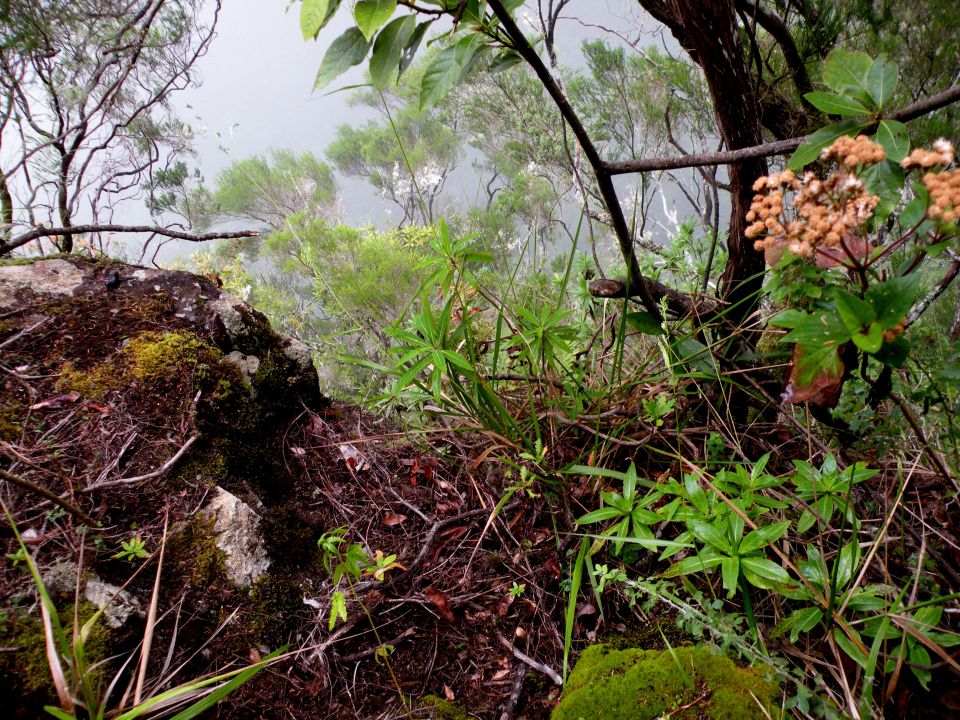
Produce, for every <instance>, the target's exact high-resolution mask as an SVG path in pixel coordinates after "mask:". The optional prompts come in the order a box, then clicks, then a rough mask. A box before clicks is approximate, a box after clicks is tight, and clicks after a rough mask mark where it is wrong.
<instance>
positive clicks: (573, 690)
mask: <svg viewBox="0 0 960 720" xmlns="http://www.w3.org/2000/svg"><path fill="white" fill-rule="evenodd" d="M777 692H778V689H777V686H776V684H774V683H772V682H770V681H768V680H767V679H766V678H765V677H764V674H763V671H762V670H759V669H753V668H740V667H737V666H736V665H735V664H734V663H733V661H732V660H730V659H729V658H727V657H725V656H723V655H720V654H718V653H714V652H712V651H711V650H709V649H706V648H694V647H681V648H675V649H674V650H673V653H672V654H671V652H670V651H669V650H636V649H633V650H608V649H607V648H606V647H605V646H604V645H594V646H592V647H589V648H587V649H586V650H585V651H584V653H583V655H582V656H581V657H580V660H579V662H577V665H576V667H575V668H574V669H573V672H572V673H571V674H570V678H569V681H568V683H567V687H566V690H565V691H564V696H563V699H562V700H561V702H560V704H559V705H558V706H557V708H556V710H554V712H553V715H552V716H551V718H552V720H618V719H619V718H622V719H623V720H628V719H629V720H644V719H647V718H649V719H650V720H652V719H653V718H657V717H660V716H661V715H664V714H668V713H669V714H670V717H671V718H676V719H677V720H694V719H695V718H708V719H709V720H737V719H741V718H742V719H744V720H754V719H756V720H762V719H763V718H766V717H768V714H767V713H769V716H771V717H773V716H776V714H777V711H776V704H775V700H776V697H777ZM754 697H756V700H754ZM758 702H759V703H760V704H761V705H762V706H763V707H762V708H761V707H760V705H758ZM688 704H689V707H687V708H685V709H682V710H681V708H683V707H684V706H686V705H688Z"/></svg>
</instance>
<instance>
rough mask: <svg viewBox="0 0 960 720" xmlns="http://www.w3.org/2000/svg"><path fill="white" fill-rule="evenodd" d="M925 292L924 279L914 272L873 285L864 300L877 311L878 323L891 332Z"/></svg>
mask: <svg viewBox="0 0 960 720" xmlns="http://www.w3.org/2000/svg"><path fill="white" fill-rule="evenodd" d="M924 290H925V283H924V280H923V277H922V276H921V275H920V273H919V272H914V273H911V274H910V275H906V276H902V277H895V278H891V279H890V280H887V281H886V282H882V283H879V284H876V285H871V286H870V288H869V289H868V290H867V292H866V293H865V294H864V298H865V299H866V300H867V301H868V302H869V303H870V304H871V305H872V306H873V308H874V310H875V311H876V313H877V322H878V323H880V325H881V326H882V327H883V328H884V329H885V330H889V329H891V328H894V327H896V326H897V325H899V324H900V322H901V321H902V320H903V318H904V317H905V316H906V315H907V313H909V312H910V308H912V307H913V304H914V303H915V302H916V301H917V300H918V299H919V298H920V296H921V295H922V294H923V292H924Z"/></svg>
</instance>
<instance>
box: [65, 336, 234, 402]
mask: <svg viewBox="0 0 960 720" xmlns="http://www.w3.org/2000/svg"><path fill="white" fill-rule="evenodd" d="M222 357H223V354H222V353H221V352H220V351H219V350H217V349H216V348H214V347H211V346H210V345H208V344H206V343H205V342H203V341H202V340H200V339H199V338H198V337H197V336H196V335H191V334H189V333H180V332H166V333H155V332H146V333H143V334H142V335H138V336H137V337H135V338H132V339H131V340H130V341H129V342H128V343H127V344H126V345H125V346H124V347H123V348H122V349H121V350H120V351H119V352H117V353H114V355H112V356H111V357H110V358H108V359H107V360H106V361H105V362H104V363H103V364H101V365H100V366H99V367H97V368H94V369H92V370H89V371H84V370H78V369H76V368H75V367H73V366H72V365H71V364H69V363H68V364H67V365H66V366H64V368H63V370H62V376H61V378H60V380H59V382H58V383H57V385H58V387H59V388H60V389H61V390H76V391H77V392H79V393H80V394H82V395H84V396H85V397H89V398H93V399H102V398H103V397H104V396H106V395H107V394H108V393H110V392H112V391H114V390H118V389H119V388H121V387H124V386H126V385H129V384H130V382H131V381H134V380H136V381H140V382H141V383H149V384H151V385H157V384H164V383H165V382H171V381H175V380H177V379H178V378H179V377H180V376H181V375H182V374H183V373H184V371H185V370H189V371H190V372H191V375H192V380H193V381H194V383H195V384H197V385H200V386H203V385H204V384H206V383H205V382H204V381H205V380H209V379H210V376H211V368H212V367H213V366H216V365H217V364H218V363H219V362H220V360H221V359H222Z"/></svg>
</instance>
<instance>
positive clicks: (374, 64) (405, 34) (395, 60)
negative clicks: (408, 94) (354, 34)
mask: <svg viewBox="0 0 960 720" xmlns="http://www.w3.org/2000/svg"><path fill="white" fill-rule="evenodd" d="M416 24H417V22H416V20H414V18H413V15H404V16H403V17H400V18H397V19H396V20H392V21H391V22H390V23H389V24H388V25H387V26H386V27H385V28H384V29H383V30H382V31H381V32H380V34H379V35H377V39H376V40H375V41H374V43H373V53H372V54H371V55H370V82H371V83H373V86H374V87H375V88H377V89H378V90H382V89H383V88H385V87H386V86H387V85H390V84H391V83H392V82H393V81H394V80H395V78H396V75H397V73H398V71H399V69H400V54H401V53H402V52H403V48H404V46H405V45H406V44H407V41H408V40H409V39H410V36H411V35H412V34H413V31H414V28H416Z"/></svg>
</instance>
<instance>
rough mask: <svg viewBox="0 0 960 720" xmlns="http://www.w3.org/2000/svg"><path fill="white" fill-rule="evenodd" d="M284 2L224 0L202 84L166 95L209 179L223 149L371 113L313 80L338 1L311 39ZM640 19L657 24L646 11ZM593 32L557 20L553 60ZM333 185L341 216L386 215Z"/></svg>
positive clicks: (363, 191)
mask: <svg viewBox="0 0 960 720" xmlns="http://www.w3.org/2000/svg"><path fill="white" fill-rule="evenodd" d="M344 5H346V3H344ZM287 7H288V5H287V0H226V2H225V3H224V7H223V9H222V11H221V16H220V21H219V23H218V26H217V37H216V38H215V39H214V41H213V43H212V45H211V48H210V51H209V53H208V54H207V55H206V56H205V57H204V58H202V59H201V60H200V62H199V70H200V73H201V76H202V81H201V85H200V87H198V88H194V89H191V90H187V91H185V92H182V93H179V94H178V95H176V96H175V98H174V103H175V105H176V106H177V107H179V108H180V109H181V113H182V117H183V119H184V120H185V121H186V122H188V123H189V124H190V125H191V126H193V128H194V129H195V131H196V138H195V147H196V150H197V153H198V158H197V164H198V165H199V167H200V168H201V171H202V172H203V174H204V175H205V176H206V178H207V181H208V183H210V182H212V181H213V180H214V179H215V177H216V174H217V172H218V171H219V170H221V169H222V168H223V167H225V166H226V165H228V164H229V163H230V161H231V159H241V158H245V157H249V156H251V155H254V154H261V153H264V152H266V151H267V150H268V149H269V148H271V147H274V148H290V149H292V150H295V151H312V152H314V153H316V154H317V155H318V156H321V157H322V156H323V151H324V149H325V148H326V146H327V145H328V144H329V143H330V141H331V140H332V139H333V136H334V132H335V129H336V127H337V126H338V125H340V124H342V123H359V122H363V121H364V120H366V119H367V118H370V117H373V114H372V112H370V111H366V110H365V109H364V108H357V107H351V106H350V105H349V104H348V102H347V98H348V96H349V92H335V93H333V94H319V93H313V92H312V90H311V89H312V86H313V79H314V76H315V74H316V71H317V68H318V67H319V65H320V61H321V59H322V57H323V54H324V52H325V51H326V48H327V46H328V45H329V44H330V43H331V42H332V41H333V39H334V38H336V37H337V36H338V35H339V34H340V33H342V32H343V31H344V30H345V29H346V28H347V27H348V26H349V25H350V23H351V19H352V18H351V16H350V14H349V12H347V8H346V7H343V8H341V10H340V11H339V13H338V14H337V16H336V17H335V18H334V20H333V21H332V22H331V23H330V25H328V26H327V27H326V28H324V30H323V31H322V32H321V33H320V36H319V38H318V40H317V41H316V42H305V41H304V40H303V39H302V37H301V35H300V27H299V20H298V13H299V8H300V5H299V3H296V2H295V3H293V4H292V5H290V7H289V11H288V10H287ZM568 7H569V10H568V12H569V14H571V15H578V16H587V15H589V16H590V18H589V21H590V23H592V24H595V25H597V24H598V25H605V26H609V27H614V28H617V29H618V30H620V31H622V32H624V33H625V34H627V35H630V36H635V35H636V33H637V31H638V29H639V28H640V27H641V19H640V18H641V15H640V11H639V10H638V9H637V8H638V6H637V4H636V3H635V2H633V1H632V0H574V2H573V3H571V5H570V6H568ZM646 26H647V27H648V28H650V29H651V30H655V29H656V24H655V23H653V22H651V21H649V20H648V21H647V23H646ZM600 34H601V31H600V30H599V29H597V28H596V27H589V26H585V25H583V24H580V23H578V22H575V21H573V20H568V21H562V22H561V25H560V32H559V33H558V43H557V45H558V49H559V51H560V53H561V58H560V59H561V62H563V63H565V64H571V65H575V64H577V63H578V59H579V46H580V43H581V42H582V40H583V39H585V38H587V37H597V36H598V35H600ZM605 36H606V37H607V38H608V39H609V40H610V41H612V42H619V41H618V39H617V38H616V37H613V36H610V35H606V34H605ZM649 40H650V41H654V40H659V33H656V34H651V36H650V38H649ZM364 65H365V64H361V65H360V66H358V67H357V68H354V69H353V70H351V71H350V72H349V73H347V74H345V75H343V76H341V77H340V79H339V80H337V81H336V82H335V83H334V85H333V86H331V88H330V89H333V90H336V89H338V88H342V87H344V86H348V85H353V84H357V83H361V82H363V69H362V68H363V67H364ZM325 92H328V93H329V90H328V91H325ZM463 165H464V166H466V170H464V171H462V173H461V177H460V178H459V183H456V182H455V183H454V184H453V185H452V187H454V189H456V186H457V185H458V184H459V186H460V189H461V192H466V193H467V194H469V195H470V196H471V197H472V196H473V192H471V191H472V188H470V189H467V188H465V187H464V186H465V185H466V184H469V178H468V179H466V180H465V179H464V177H463V175H466V174H468V173H469V163H467V162H465V163H463ZM339 185H340V194H341V198H342V201H343V205H344V210H345V218H344V220H345V221H346V222H349V223H352V224H363V223H374V224H381V223H383V222H384V221H385V218H386V215H385V212H384V210H385V209H386V208H388V207H390V205H389V203H388V202H387V201H386V200H384V199H382V198H380V197H379V196H378V195H377V194H376V192H375V191H374V190H373V188H372V187H371V186H370V185H368V184H367V183H366V182H364V181H362V180H358V179H350V178H342V177H341V178H339ZM393 209H394V211H395V208H393Z"/></svg>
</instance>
